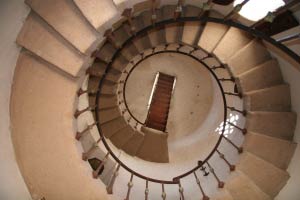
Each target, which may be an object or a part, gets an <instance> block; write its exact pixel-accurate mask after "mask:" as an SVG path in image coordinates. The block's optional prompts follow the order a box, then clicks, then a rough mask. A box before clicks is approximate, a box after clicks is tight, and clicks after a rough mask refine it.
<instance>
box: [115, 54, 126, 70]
mask: <svg viewBox="0 0 300 200" xmlns="http://www.w3.org/2000/svg"><path fill="white" fill-rule="evenodd" d="M127 65H128V60H127V59H126V58H125V57H124V56H122V55H119V56H118V57H116V58H115V59H114V61H113V63H112V65H111V66H112V67H113V68H114V69H116V70H118V71H120V72H122V71H123V70H124V69H125V68H126V66H127Z"/></svg>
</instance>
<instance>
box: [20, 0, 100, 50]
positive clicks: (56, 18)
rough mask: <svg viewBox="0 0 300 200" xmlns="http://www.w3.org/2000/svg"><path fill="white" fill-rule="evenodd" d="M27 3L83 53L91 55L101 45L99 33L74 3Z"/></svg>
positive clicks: (58, 0) (35, 0)
mask: <svg viewBox="0 0 300 200" xmlns="http://www.w3.org/2000/svg"><path fill="white" fill-rule="evenodd" d="M25 2H26V3H27V4H28V5H29V6H30V7H31V8H32V9H33V10H34V11H35V12H36V13H38V14H39V15H40V16H41V17H42V18H43V19H44V20H45V21H46V22H47V23H48V24H50V25H51V26H52V27H53V28H54V29H55V30H56V31H57V32H59V33H60V34H61V35H62V36H63V37H64V38H65V39H66V40H68V41H69V42H70V43H71V44H72V45H74V47H76V48H77V49H78V50H79V51H81V52H82V53H86V54H89V53H91V52H92V51H93V50H94V49H96V47H97V46H98V45H99V43H100V40H99V38H100V35H99V33H98V32H97V31H96V30H95V29H94V28H93V27H92V26H91V25H90V24H89V23H88V22H87V21H86V20H85V19H84V17H83V16H82V15H81V13H80V11H79V10H78V8H77V7H76V6H75V5H74V3H73V2H72V1H69V0H53V1H52V0H51V1H49V0H48V1H47V0H46V1H40V0H26V1H25ZM62 19H63V20H62ZM74 30H76V31H74Z"/></svg>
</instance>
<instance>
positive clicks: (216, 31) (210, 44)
mask: <svg viewBox="0 0 300 200" xmlns="http://www.w3.org/2000/svg"><path fill="white" fill-rule="evenodd" d="M228 29H229V27H228V26H226V25H223V24H217V23H213V22H208V23H207V24H206V25H205V27H204V30H203V32H202V35H201V37H200V40H199V42H198V45H199V46H200V47H202V48H203V49H205V50H206V51H207V52H212V51H213V50H214V49H215V48H216V46H217V44H218V43H219V42H220V40H221V39H222V38H223V36H224V35H225V34H226V32H227V31H228Z"/></svg>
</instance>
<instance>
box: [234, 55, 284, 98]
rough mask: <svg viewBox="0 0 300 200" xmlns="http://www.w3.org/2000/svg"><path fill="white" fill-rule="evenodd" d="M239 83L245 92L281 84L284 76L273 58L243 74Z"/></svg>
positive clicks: (239, 78)
mask: <svg viewBox="0 0 300 200" xmlns="http://www.w3.org/2000/svg"><path fill="white" fill-rule="evenodd" d="M238 83H239V84H238V86H239V87H240V89H241V91H242V92H243V93H245V92H250V91H252V90H259V89H264V88H269V87H272V86H276V85H281V84H282V83H283V78H282V74H281V70H280V67H279V66H278V63H277V61H276V60H273V59H272V60H268V61H267V62H265V63H263V64H261V65H259V66H257V67H255V68H253V69H251V70H250V71H248V72H246V73H243V74H241V75H240V76H239V77H238Z"/></svg>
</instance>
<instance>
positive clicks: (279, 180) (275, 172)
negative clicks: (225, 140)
mask: <svg viewBox="0 0 300 200" xmlns="http://www.w3.org/2000/svg"><path fill="white" fill-rule="evenodd" d="M237 169H238V170H239V171H242V172H243V173H244V174H245V175H247V176H248V177H249V178H250V179H251V180H252V181H253V182H254V183H255V184H256V185H257V186H258V187H259V188H260V189H261V190H262V191H264V192H265V193H266V194H268V195H269V196H271V197H272V198H274V197H275V196H276V195H277V194H278V193H279V191H280V190H281V189H282V188H283V187H284V186H285V184H286V182H287V181H288V179H289V177H290V176H289V174H288V173H287V172H286V171H284V170H282V169H279V168H277V167H276V166H274V165H272V164H271V163H269V162H267V161H265V160H263V159H261V158H259V157H257V156H255V155H253V154H251V153H248V152H244V154H243V155H242V156H241V159H240V161H239V164H238V165H237Z"/></svg>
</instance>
